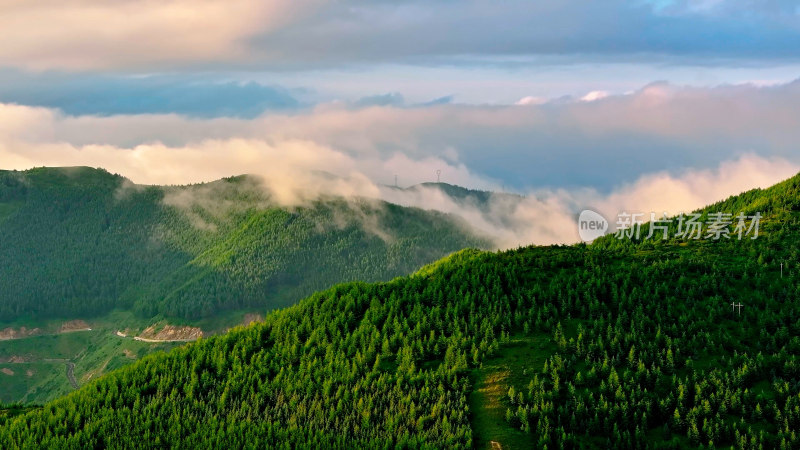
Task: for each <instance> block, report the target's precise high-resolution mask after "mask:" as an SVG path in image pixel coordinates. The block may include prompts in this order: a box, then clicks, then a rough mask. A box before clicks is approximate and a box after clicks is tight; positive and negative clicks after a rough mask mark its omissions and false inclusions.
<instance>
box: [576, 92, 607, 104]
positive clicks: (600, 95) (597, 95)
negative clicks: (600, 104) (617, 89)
mask: <svg viewBox="0 0 800 450" xmlns="http://www.w3.org/2000/svg"><path fill="white" fill-rule="evenodd" d="M609 95H610V94H609V93H608V92H606V91H591V92H589V93H588V94H586V95H584V96H583V97H581V101H582V102H594V101H597V100H602V99H604V98H606V97H608V96H609Z"/></svg>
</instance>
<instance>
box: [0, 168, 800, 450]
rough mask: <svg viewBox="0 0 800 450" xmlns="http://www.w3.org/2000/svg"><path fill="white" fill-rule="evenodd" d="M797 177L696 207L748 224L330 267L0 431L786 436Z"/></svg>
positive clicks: (476, 443) (599, 442)
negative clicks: (360, 272) (695, 236)
mask: <svg viewBox="0 0 800 450" xmlns="http://www.w3.org/2000/svg"><path fill="white" fill-rule="evenodd" d="M799 187H800V178H793V179H791V180H789V181H787V182H785V183H782V184H781V185H778V186H776V187H774V188H772V189H768V190H764V191H754V192H750V193H746V194H744V195H742V196H738V197H735V198H731V199H728V200H726V201H724V202H722V203H720V204H717V205H713V206H711V207H709V208H708V209H707V210H706V211H704V213H706V214H708V213H713V212H716V211H717V210H718V209H719V210H722V208H731V209H730V210H728V211H724V212H730V213H732V214H737V213H738V212H740V211H745V212H747V213H751V212H755V211H758V212H761V213H762V214H763V215H764V218H763V219H762V223H761V234H760V236H759V238H758V239H744V240H737V239H732V240H720V241H713V240H706V239H699V240H686V241H681V240H677V239H669V240H665V241H661V240H649V241H644V240H642V241H639V242H631V241H627V240H617V239H615V238H613V237H607V238H604V239H600V240H599V241H598V242H596V243H595V244H592V245H588V246H587V245H577V246H556V247H529V248H523V249H518V250H513V251H507V252H501V253H486V252H480V251H474V250H465V251H462V252H460V253H457V254H455V255H452V256H450V257H449V258H447V259H446V260H443V261H440V262H438V263H436V264H434V265H431V266H428V267H426V268H423V269H422V270H421V271H419V272H418V273H417V274H415V275H412V276H408V277H403V278H397V279H394V280H392V281H390V282H383V283H373V284H368V283H347V284H341V285H338V286H336V287H333V288H331V289H328V290H326V291H323V292H320V293H317V294H314V295H312V296H310V297H308V298H306V299H305V300H303V301H301V302H300V303H299V304H297V305H295V306H292V307H289V308H286V309H283V310H280V311H275V312H273V313H271V314H269V315H268V316H267V317H266V320H265V321H264V322H263V323H259V324H255V325H252V326H250V327H247V328H240V329H237V330H235V331H233V332H231V333H229V334H226V335H223V336H216V337H212V338H210V339H203V340H201V341H199V342H196V343H193V344H189V345H186V346H183V347H180V348H178V349H175V350H173V351H171V352H169V353H159V354H153V355H150V356H148V357H145V358H144V359H142V360H140V361H138V362H137V363H135V364H133V365H130V366H127V367H125V368H122V369H121V370H118V371H115V372H114V373H112V374H110V375H108V376H105V377H102V378H101V379H99V380H96V381H93V382H90V383H88V384H87V385H85V386H83V387H82V388H81V389H80V390H78V391H76V392H73V393H71V394H69V395H67V396H65V397H63V398H61V399H59V400H56V401H53V402H51V403H49V404H47V405H45V406H44V407H43V408H41V409H36V410H34V411H29V412H24V411H18V410H14V411H9V412H8V413H6V415H5V417H6V418H5V419H0V423H2V425H0V446H1V447H4V448H16V447H22V448H40V447H44V448H75V447H79V448H85V447H96V448H102V447H123V446H134V447H149V446H154V447H189V448H254V447H265V446H266V447H280V448H295V447H312V448H376V447H380V448H386V447H395V446H399V447H412V448H417V447H426V448H444V447H447V448H449V447H477V448H494V449H496V448H561V447H568V448H647V447H649V448H700V447H734V448H745V449H751V448H753V449H755V448H798V446H800V436H798V433H799V432H800V359H799V358H798V355H799V354H800V337H799V336H800V308H798V306H800V298H799V297H798V293H797V292H798V289H797V288H798V273H799V272H798V271H799V270H800V258H798V252H797V248H798V243H800V234H799V233H798V223H799V222H800V220H799V219H800V210H799V208H798V204H799V202H798V199H799V198H800V197H798V188H799ZM781 263H782V264H784V266H783V275H781V272H780V266H779V264H781ZM732 302H736V303H741V304H742V305H743V307H742V308H741V309H740V311H739V312H736V310H734V309H732V307H731V303H732ZM3 421H4V423H3Z"/></svg>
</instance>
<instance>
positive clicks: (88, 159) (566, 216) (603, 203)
mask: <svg viewBox="0 0 800 450" xmlns="http://www.w3.org/2000/svg"><path fill="white" fill-rule="evenodd" d="M748 89H750V88H748ZM744 92H745V93H748V95H750V96H752V95H753V93H752V92H751V91H749V90H747V89H746V90H745V91H744ZM790 93H791V90H790ZM722 94H723V95H722V96H723V97H725V99H726V101H724V102H722V103H723V104H725V105H730V103H731V102H736V103H737V104H739V105H742V107H745V106H746V107H747V108H749V110H758V108H762V109H763V110H764V111H765V113H767V114H769V113H770V112H769V111H771V109H768V108H766V106H764V105H759V104H758V103H759V102H755V103H756V104H755V105H753V104H750V103H748V102H746V101H744V100H743V99H741V98H738V97H737V95H740V94H741V92H740V91H738V90H737V89H733V90H732V91H727V90H723V91H722ZM719 96H720V93H719V92H717V93H714V92H711V93H708V92H699V91H697V92H696V91H692V90H689V91H688V92H687V91H685V90H681V89H673V88H669V87H664V86H651V87H648V88H647V89H645V90H643V91H642V92H639V93H637V94H634V95H631V96H625V97H610V98H608V99H607V100H606V101H604V102H600V103H597V104H591V105H589V104H585V103H572V104H566V105H561V106H559V107H560V108H562V109H561V110H560V111H559V114H558V116H559V119H560V120H561V121H560V122H557V123H558V124H559V127H560V128H561V129H560V130H559V132H560V133H564V134H565V135H567V136H569V135H570V134H571V133H574V132H576V130H578V131H580V132H581V133H584V134H586V133H588V134H592V133H607V132H610V131H609V130H612V131H613V129H614V128H615V127H617V128H619V129H625V127H628V129H630V130H631V131H632V132H635V133H644V134H646V133H651V134H653V133H655V134H662V135H670V134H672V135H674V136H677V138H678V139H686V140H697V139H699V138H701V139H699V140H700V141H702V140H703V139H707V137H706V138H704V136H709V135H710V136H713V135H715V134H716V133H720V132H721V131H728V130H730V132H731V133H745V134H747V133H757V132H758V131H759V130H747V127H748V126H750V127H752V126H757V127H758V126H760V123H761V122H757V123H756V124H755V125H748V124H746V123H744V122H742V123H741V124H740V126H739V127H738V128H735V127H734V128H732V127H731V125H730V124H729V123H728V122H726V121H725V120H723V119H722V118H720V117H716V116H714V114H711V113H710V111H717V112H718V113H720V114H722V113H726V114H727V119H728V120H731V113H730V112H725V111H726V110H725V109H721V106H722V105H717V104H716V103H717V102H721V100H720V99H718V98H717V97H719ZM745 98H747V96H745ZM751 98H752V97H751ZM756 98H758V97H757V96H756ZM772 98H773V93H772V91H770V94H769V95H768V96H767V99H768V100H769V99H772ZM774 98H777V100H776V101H777V103H778V104H777V107H776V108H777V111H776V112H774V114H778V116H776V117H772V120H773V121H774V120H776V119H779V118H780V117H781V116H780V114H782V113H785V110H786V108H789V109H791V108H797V106H795V105H796V104H794V103H792V102H791V101H790V100H791V99H787V98H786V96H785V95H780V96H775V97H774ZM762 100H763V99H762ZM676 102H678V103H679V104H680V103H681V102H686V104H683V105H679V107H676V104H675V103H676ZM589 106H591V108H592V109H585V108H588V107H589ZM601 106H602V107H601ZM552 107H554V105H548V108H552ZM598 107H601V108H599V110H598V109H596V108H598ZM689 107H693V108H698V107H700V108H701V109H703V108H704V111H705V114H702V115H701V114H699V113H698V115H697V116H696V117H695V119H696V120H705V125H706V127H705V128H703V127H702V126H701V125H702V123H701V124H698V123H691V124H690V123H688V122H684V121H683V120H678V119H680V116H678V117H673V116H672V115H671V114H674V113H675V111H676V110H677V111H680V110H682V109H683V108H689ZM728 107H729V106H728ZM520 111H521V112H520ZM659 114H660V116H661V117H662V118H666V119H668V120H664V121H662V122H656V121H650V120H649V119H648V118H647V117H646V116H648V115H652V116H653V117H652V118H653V119H654V118H655V117H656V116H657V115H659ZM643 116H644V117H643ZM701 116H702V117H701ZM792 117H797V116H792ZM758 120H759V121H766V120H770V117H760V118H759V119H758ZM783 120H784V122H783V123H777V124H776V123H772V125H771V126H773V127H778V129H782V128H781V127H786V129H785V130H784V131H783V133H785V134H786V135H791V134H792V133H796V132H797V131H796V128H792V127H793V125H796V123H794V119H791V120H789V119H786V118H784V119H783ZM552 121H553V118H552V117H549V116H547V115H546V114H545V113H544V112H543V111H541V110H539V108H538V107H535V106H532V107H531V108H517V107H513V106H510V107H504V108H503V107H484V108H478V107H458V106H437V107H434V108H420V109H398V108H381V107H371V108H367V109H363V110H355V111H354V110H349V109H343V108H341V107H336V106H331V107H327V108H319V109H318V110H316V111H314V112H312V113H309V114H306V115H296V116H285V115H269V116H264V117H260V118H257V119H253V120H239V119H209V120H200V119H187V118H183V117H179V116H174V115H166V116H114V117H91V116H84V117H68V116H63V115H61V114H59V113H57V112H54V111H52V110H48V109H44V108H30V107H25V106H17V105H0V161H2V167H3V168H5V169H26V168H29V167H33V166H42V165H47V166H73V165H88V166H94V167H103V168H106V169H107V170H110V171H112V172H117V173H121V174H123V175H125V176H127V177H129V178H131V179H132V180H134V181H135V182H138V183H158V184H183V183H194V182H200V181H210V180H214V179H218V178H221V177H223V176H230V175H237V174H242V173H253V174H257V175H261V176H263V177H264V178H265V180H266V181H265V184H266V187H267V188H269V190H270V191H272V192H273V193H274V195H275V199H276V200H277V201H279V202H281V203H282V204H286V205H290V204H296V203H298V202H303V201H306V200H308V199H311V198H316V197H317V196H319V195H323V194H336V195H343V196H352V195H359V196H368V197H383V198H386V199H387V200H390V201H394V202H397V203H401V204H407V205H414V206H419V207H423V208H429V209H437V210H441V211H445V212H451V213H454V214H459V215H461V216H462V217H464V218H465V219H466V220H468V221H469V222H470V223H472V224H473V226H475V227H476V228H478V229H480V230H482V231H484V232H486V233H488V234H490V235H492V236H494V237H495V239H496V242H497V245H498V247H502V248H508V247H514V246H517V245H527V244H531V243H536V244H550V243H562V242H564V243H566V242H576V241H577V239H578V236H577V229H576V228H575V226H574V222H575V219H576V217H577V212H578V211H580V210H581V209H583V208H586V207H591V208H594V209H597V210H598V211H600V212H602V213H603V214H605V215H606V217H607V218H609V219H610V220H611V222H612V223H613V222H614V218H615V216H616V214H617V213H619V212H620V211H623V210H625V211H642V212H650V211H653V212H658V213H660V212H662V211H667V212H669V213H670V214H675V213H677V212H680V211H687V210H691V209H694V208H697V207H700V206H703V205H706V204H709V203H713V202H715V201H717V200H720V199H723V198H725V197H727V196H729V195H732V194H737V193H739V192H741V191H744V190H746V189H750V188H753V187H765V186H768V185H771V184H773V183H775V182H778V181H780V180H781V179H784V178H786V177H788V176H790V175H792V174H794V173H796V172H797V171H798V169H799V168H800V167H799V166H798V165H797V161H796V160H791V159H786V158H782V157H780V156H777V155H769V156H763V155H758V154H755V153H752V154H746V155H745V156H736V155H735V154H734V155H733V156H731V155H726V154H724V153H722V154H721V157H720V155H718V156H717V157H716V159H717V161H721V162H720V163H718V165H716V167H715V168H713V169H692V168H691V166H684V167H688V168H685V169H683V170H672V171H669V172H656V173H648V172H647V171H644V170H640V171H639V172H637V173H636V174H637V175H636V176H635V177H634V179H633V181H631V182H629V183H621V182H618V183H616V184H615V187H614V188H613V189H612V190H611V191H610V192H609V193H601V192H600V191H598V190H596V189H593V188H591V187H584V188H567V187H561V188H557V189H547V190H541V189H537V185H536V183H535V180H532V181H531V183H530V184H529V185H528V195H527V196H526V197H525V198H524V199H522V200H521V201H520V200H518V199H515V198H514V197H509V196H495V197H493V198H492V201H491V202H490V203H489V204H488V208H489V209H488V211H486V210H482V209H481V208H480V207H479V206H478V205H474V204H463V203H458V202H455V201H453V200H452V199H449V198H447V197H445V196H443V195H441V193H437V192H436V191H434V190H425V189H421V190H419V191H417V192H410V193H398V192H397V191H387V190H386V189H384V188H382V187H381V185H382V184H393V183H394V175H396V174H397V175H399V182H400V185H401V186H408V185H412V184H417V183H421V182H427V181H433V180H435V176H436V175H435V171H436V170H442V181H446V182H448V183H451V184H457V185H462V186H467V187H472V188H481V189H487V190H499V184H500V181H498V180H493V179H492V178H491V177H488V176H486V175H485V172H484V171H483V170H482V169H483V167H481V165H480V164H471V163H470V162H469V161H467V160H465V159H464V158H463V156H464V155H463V153H462V151H461V149H460V148H459V146H458V145H446V144H448V143H452V142H462V141H458V140H457V139H451V137H454V136H457V135H456V134H455V133H456V132H458V133H462V134H463V135H462V136H460V138H461V139H470V140H474V139H486V138H485V137H483V138H482V137H481V136H482V135H483V134H488V136H490V137H493V136H496V137H497V139H499V140H502V139H507V138H508V137H507V136H508V134H512V135H513V134H514V133H516V132H518V130H520V129H525V128H527V127H535V128H537V129H542V127H545V128H547V127H552V126H553V122H552ZM602 124H605V125H602ZM601 125H602V126H601ZM436 133H442V134H443V135H442V136H438V137H437V136H436ZM767 138H768V139H781V136H780V134H779V133H774V134H772V135H770V136H768V137H767ZM767 138H765V139H767ZM765 142H769V141H768V140H765ZM527 145H528V143H527V142H526V143H523V145H522V146H521V147H520V150H519V151H520V152H525V151H526V146H527ZM770 148H774V145H773V146H771V147H770ZM490 150H491V149H490ZM591 150H592V148H591V147H590V146H587V149H586V150H585V151H587V152H588V151H591ZM642 151H644V150H642ZM490 154H491V153H490ZM509 164H514V162H513V161H511V162H510V163H509ZM604 164H605V166H597V167H595V170H597V171H612V170H613V169H614V168H615V166H617V165H619V164H620V162H619V160H618V159H617V158H615V155H613V154H609V155H606V157H605V159H604ZM320 171H324V172H328V173H333V174H335V175H338V176H339V177H337V178H331V177H327V176H321V175H320V174H319V172H320ZM563 175H564V176H566V175H569V169H568V168H567V169H564V172H563ZM572 180H574V179H572ZM570 184H571V185H574V184H575V182H574V181H572V182H570V183H566V184H565V185H564V186H568V185H570Z"/></svg>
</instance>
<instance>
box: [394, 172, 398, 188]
mask: <svg viewBox="0 0 800 450" xmlns="http://www.w3.org/2000/svg"><path fill="white" fill-rule="evenodd" d="M394 187H397V175H395V176H394Z"/></svg>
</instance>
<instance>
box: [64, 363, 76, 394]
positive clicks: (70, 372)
mask: <svg viewBox="0 0 800 450" xmlns="http://www.w3.org/2000/svg"><path fill="white" fill-rule="evenodd" d="M67 378H68V379H69V384H71V385H72V388H73V389H78V381H77V380H76V379H75V363H73V362H71V361H70V362H68V363H67Z"/></svg>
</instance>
